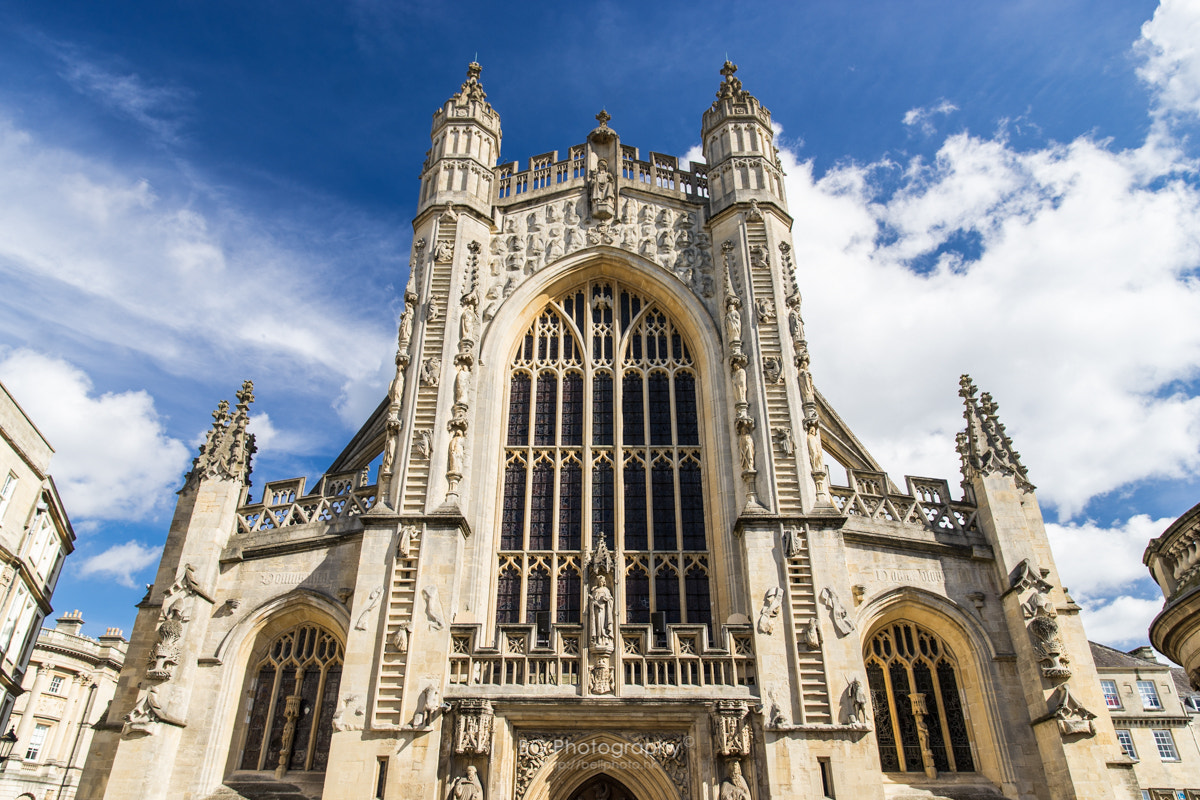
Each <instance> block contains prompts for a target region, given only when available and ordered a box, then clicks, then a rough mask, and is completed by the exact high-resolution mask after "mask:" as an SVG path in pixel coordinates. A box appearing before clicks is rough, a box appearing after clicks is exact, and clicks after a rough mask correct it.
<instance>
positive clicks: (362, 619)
mask: <svg viewBox="0 0 1200 800" xmlns="http://www.w3.org/2000/svg"><path fill="white" fill-rule="evenodd" d="M382 594H383V587H382V586H376V587H375V588H374V589H372V590H371V593H370V594H369V595H367V605H366V607H365V608H363V610H362V613H361V614H359V616H358V622H356V623H354V630H356V631H365V630H366V629H367V617H368V616H370V614H371V612H372V611H374V610H375V606H377V605H379V597H380V595H382Z"/></svg>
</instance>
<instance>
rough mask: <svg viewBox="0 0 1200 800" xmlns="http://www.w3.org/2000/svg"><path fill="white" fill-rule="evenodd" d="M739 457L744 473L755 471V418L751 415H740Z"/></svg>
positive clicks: (738, 427)
mask: <svg viewBox="0 0 1200 800" xmlns="http://www.w3.org/2000/svg"><path fill="white" fill-rule="evenodd" d="M736 424H737V430H738V457H739V458H740V460H741V467H742V474H743V475H745V474H746V473H748V472H754V436H752V435H751V434H753V433H754V427H755V424H754V420H753V419H752V418H751V417H745V416H743V417H738V418H737V421H736Z"/></svg>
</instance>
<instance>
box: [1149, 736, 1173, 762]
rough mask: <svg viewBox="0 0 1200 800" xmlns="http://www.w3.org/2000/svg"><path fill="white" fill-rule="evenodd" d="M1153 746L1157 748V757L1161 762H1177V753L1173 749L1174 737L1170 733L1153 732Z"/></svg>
mask: <svg viewBox="0 0 1200 800" xmlns="http://www.w3.org/2000/svg"><path fill="white" fill-rule="evenodd" d="M1154 744H1155V745H1156V746H1157V747H1158V755H1159V758H1161V759H1162V760H1163V761H1178V760H1179V751H1178V750H1176V749H1175V737H1173V736H1172V735H1171V732H1170V731H1154Z"/></svg>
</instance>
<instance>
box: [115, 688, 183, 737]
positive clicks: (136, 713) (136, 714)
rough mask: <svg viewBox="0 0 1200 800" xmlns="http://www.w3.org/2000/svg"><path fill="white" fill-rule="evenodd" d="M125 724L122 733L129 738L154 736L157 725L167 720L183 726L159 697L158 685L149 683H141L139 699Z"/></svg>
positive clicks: (126, 716) (169, 722)
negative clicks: (169, 712)
mask: <svg viewBox="0 0 1200 800" xmlns="http://www.w3.org/2000/svg"><path fill="white" fill-rule="evenodd" d="M124 721H125V724H124V726H122V728H121V735H122V736H124V737H128V738H133V737H138V736H153V735H154V733H155V730H156V729H157V725H158V723H160V722H166V723H168V724H170V725H178V726H182V725H183V723H182V722H181V721H180V720H177V719H175V718H174V717H172V716H171V715H170V714H168V713H167V711H166V709H165V708H164V707H163V704H162V703H161V702H160V701H159V698H158V687H157V686H151V685H149V684H145V683H143V684H139V686H138V695H137V701H136V702H135V703H134V704H133V708H132V709H130V711H129V713H128V714H126V715H125V720H124Z"/></svg>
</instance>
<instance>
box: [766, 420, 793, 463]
mask: <svg viewBox="0 0 1200 800" xmlns="http://www.w3.org/2000/svg"><path fill="white" fill-rule="evenodd" d="M771 438H772V439H774V440H775V444H776V445H777V446H778V447H779V449H780V451H782V452H783V454H784V455H785V456H787V457H788V458H791V457H792V454H793V453H795V452H796V442H795V440H794V439H792V429H791V428H788V427H783V426H780V427H776V428H773V429H772V431H771Z"/></svg>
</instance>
